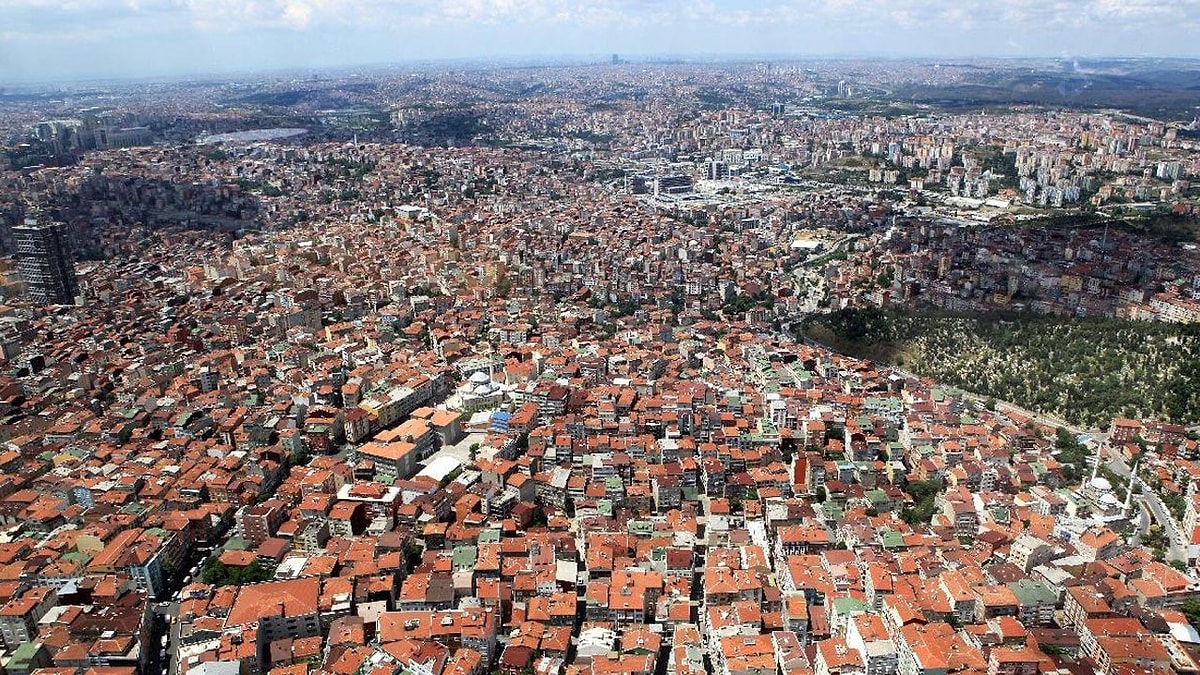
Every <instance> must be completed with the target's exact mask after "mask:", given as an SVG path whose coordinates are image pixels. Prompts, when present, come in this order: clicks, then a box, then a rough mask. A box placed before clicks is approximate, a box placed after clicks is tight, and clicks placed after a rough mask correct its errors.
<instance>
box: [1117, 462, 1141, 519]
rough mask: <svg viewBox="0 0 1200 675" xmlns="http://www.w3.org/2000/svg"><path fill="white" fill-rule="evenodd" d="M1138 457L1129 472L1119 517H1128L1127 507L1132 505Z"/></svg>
mask: <svg viewBox="0 0 1200 675" xmlns="http://www.w3.org/2000/svg"><path fill="white" fill-rule="evenodd" d="M1140 461H1142V460H1141V459H1140V458H1139V459H1138V461H1137V462H1134V463H1133V469H1132V470H1131V471H1130V472H1129V490H1128V491H1127V492H1126V493H1125V505H1124V506H1122V507H1121V517H1122V518H1128V517H1129V507H1130V506H1132V505H1133V484H1134V483H1135V482H1137V468H1138V462H1140Z"/></svg>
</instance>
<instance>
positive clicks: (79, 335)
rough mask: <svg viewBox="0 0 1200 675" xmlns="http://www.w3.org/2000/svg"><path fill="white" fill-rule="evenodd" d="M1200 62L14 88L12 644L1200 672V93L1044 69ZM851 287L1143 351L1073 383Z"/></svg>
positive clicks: (2, 378)
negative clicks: (1119, 393) (1095, 378)
mask: <svg viewBox="0 0 1200 675" xmlns="http://www.w3.org/2000/svg"><path fill="white" fill-rule="evenodd" d="M1196 68H1197V66H1196V64H1195V63H1194V62H1190V61H1188V62H1180V63H1175V64H1170V65H1169V67H1168V66H1163V65H1162V64H1157V63H1153V64H1149V65H1147V64H1143V63H1141V62H1139V61H1136V60H1130V61H1129V62H1127V63H1126V62H1120V63H1118V64H1117V65H1115V66H1114V65H1112V64H1104V63H1097V64H1088V63H1082V64H1080V63H1078V62H1075V63H1073V64H1071V65H1069V66H1064V65H1063V64H1061V63H1058V62H1056V61H1053V60H1041V61H1034V60H1030V61H1020V62H1015V61H1004V60H992V61H987V60H976V61H971V62H967V61H960V62H955V63H950V62H943V63H934V62H926V61H918V60H912V61H902V60H896V61H889V62H880V61H862V60H854V59H829V60H808V61H800V60H728V61H720V62H711V63H710V62H701V61H686V60H669V59H662V60H655V59H641V60H638V59H631V58H628V57H623V56H621V55H612V57H611V59H605V60H604V61H603V62H601V63H588V62H571V63H546V64H537V65H527V66H519V65H509V64H505V65H495V64H482V63H435V64H423V65H413V66H411V67H408V66H395V67H387V68H374V69H365V68H364V69H359V70H331V71H328V72H325V71H322V72H318V73H289V74H276V75H261V76H259V75H242V76H237V77H230V78H229V79H222V78H215V77H214V78H197V79H195V80H188V81H178V82H175V81H172V82H166V81H145V82H111V83H110V82H94V83H84V84H74V85H67V84H62V85H40V84H20V85H16V86H13V87H9V88H7V89H3V90H0V150H2V152H0V527H2V528H3V529H2V530H0V642H2V646H3V655H2V656H0V665H2V666H3V668H4V672H6V673H8V674H9V675H149V674H152V673H168V674H169V675H184V674H185V673H186V674H188V675H308V674H310V673H311V674H324V673H329V674H338V675H402V674H403V675H482V674H483V673H501V674H503V675H526V674H532V675H663V674H665V673H679V674H689V673H691V674H698V673H707V674H711V675H772V674H775V673H779V674H782V675H801V674H807V673H812V674H815V675H834V674H840V675H854V674H863V675H896V674H900V675H917V674H922V675H948V674H961V675H971V674H980V675H982V674H985V673H986V674H987V675H1032V674H1035V673H1056V674H1066V673H1072V674H1076V673H1103V674H1104V675H1133V674H1136V673H1191V672H1197V671H1200V633H1198V632H1197V627H1200V567H1198V566H1197V565H1198V560H1200V491H1198V490H1197V487H1196V486H1197V485H1200V481H1198V480H1197V479H1200V445H1198V438H1200V436H1198V435H1197V431H1198V430H1200V426H1197V425H1200V392H1198V391H1196V390H1195V387H1193V386H1192V384H1190V383H1196V382H1198V380H1197V377H1200V369H1197V368H1195V367H1194V366H1196V364H1195V361H1194V360H1193V359H1200V334H1198V333H1197V332H1196V330H1195V324H1196V322H1197V321H1198V320H1200V250H1198V249H1197V232H1200V185H1198V184H1197V183H1198V181H1200V122H1198V121H1197V119H1196V115H1195V112H1196V108H1195V106H1196V104H1197V103H1198V101H1197V99H1196V98H1195V95H1194V93H1195V92H1194V90H1192V89H1189V88H1188V87H1187V86H1185V85H1186V84H1187V82H1191V80H1187V81H1186V82H1185V83H1184V84H1181V85H1179V86H1178V87H1177V88H1172V87H1170V86H1166V85H1163V86H1162V87H1160V88H1159V89H1155V90H1154V95H1150V94H1146V95H1144V96H1142V97H1141V98H1140V101H1139V102H1136V103H1130V102H1129V101H1128V100H1127V99H1125V98H1117V99H1113V100H1111V101H1107V100H1101V99H1103V96H1104V95H1106V94H1104V92H1100V93H1097V91H1098V90H1100V89H1103V87H1102V85H1100V84H1097V85H1096V86H1095V87H1091V88H1087V90H1086V91H1085V90H1084V88H1080V89H1078V90H1074V89H1070V88H1069V87H1070V86H1073V85H1070V83H1071V82H1073V81H1074V79H1075V78H1078V77H1081V75H1080V73H1085V72H1087V73H1092V75H1094V77H1095V80H1096V82H1102V79H1103V78H1104V77H1109V78H1114V81H1116V79H1117V78H1135V77H1146V78H1149V77H1150V76H1149V75H1148V74H1147V73H1150V72H1155V73H1158V72H1160V71H1168V70H1169V71H1170V72H1171V73H1175V75H1173V76H1178V77H1183V76H1182V75H1179V73H1190V74H1191V75H1189V77H1192V76H1194V73H1195V72H1197V70H1196ZM1088 69H1093V70H1091V71H1089V70H1088ZM1154 69H1159V70H1154ZM1092 75H1089V77H1090V76H1092ZM1018 78H1023V79H1022V81H1024V80H1025V79H1029V78H1033V79H1036V80H1037V81H1038V82H1039V83H1040V84H1039V85H1038V87H1034V88H1031V89H1022V90H1020V93H1012V91H1008V90H1005V91H1001V90H1000V89H999V88H996V89H995V90H988V93H987V94H986V96H985V95H984V94H981V93H979V91H982V86H981V85H978V83H979V82H1002V81H1003V82H1011V81H1015V80H1016V79H1018ZM1161 79H1162V78H1159V80H1155V81H1156V82H1157V81H1161ZM1184 79H1186V78H1184ZM1063 82H1067V85H1063V84H1062V83H1063ZM1121 82H1124V80H1121ZM1042 85H1044V87H1043V86H1042ZM1022 86H1024V85H1022ZM1065 86H1066V88H1064V87H1065ZM1124 86H1125V85H1124V84H1121V85H1119V86H1116V88H1115V89H1114V91H1117V90H1121V88H1122V87H1124ZM1089 87H1090V85H1089ZM964 91H971V92H975V93H972V94H971V96H975V97H978V98H963V97H964V94H963V92H964ZM1014 91H1015V90H1014ZM1043 91H1045V92H1050V94H1047V96H1049V98H1041V97H1042V96H1043V94H1042V93H1039V92H1043ZM1064 91H1065V92H1067V93H1069V94H1070V96H1067V94H1064V93H1063V92H1064ZM1031 92H1032V93H1031ZM1056 92H1057V93H1056ZM1164 92H1166V93H1164ZM1172 92H1173V93H1172ZM1168 94H1171V95H1168ZM1114 95H1115V94H1114ZM1092 96H1095V97H1100V98H1099V99H1097V100H1092V99H1090V98H1088V97H1092ZM1064 99H1069V100H1064ZM863 312H888V313H890V314H887V316H900V317H910V318H909V319H905V320H906V321H918V319H914V318H911V317H926V316H935V317H940V318H945V317H951V318H952V319H954V320H956V321H958V320H962V317H977V316H988V317H999V319H998V320H999V321H1000V322H1002V323H1005V324H1007V323H1011V322H1016V323H1020V322H1022V321H1026V320H1029V318H1030V317H1036V318H1037V320H1038V321H1046V322H1053V323H1048V324H1046V325H1052V326H1076V325H1080V324H1076V323H1072V322H1079V321H1085V320H1086V321H1095V322H1097V323H1095V324H1087V325H1095V326H1099V327H1101V328H1097V329H1096V330H1104V331H1110V332H1111V333H1112V334H1115V335H1125V333H1122V332H1121V331H1134V330H1144V328H1142V327H1144V326H1150V327H1151V328H1152V329H1153V330H1154V331H1158V332H1155V333H1154V335H1156V336H1160V338H1161V345H1164V346H1161V347H1158V346H1155V347H1154V348H1155V349H1161V350H1166V349H1168V348H1169V349H1172V350H1174V351H1170V352H1165V351H1164V352H1163V353H1165V354H1167V356H1165V357H1164V356H1162V354H1158V353H1156V354H1157V355H1156V356H1155V357H1154V359H1152V358H1151V357H1149V356H1145V354H1144V353H1140V352H1135V351H1134V350H1137V349H1138V348H1139V347H1143V348H1145V345H1142V344H1141V340H1140V339H1136V338H1130V339H1125V338H1121V339H1120V340H1119V341H1120V342H1123V343H1127V344H1125V345H1123V348H1127V349H1129V350H1130V351H1129V352H1128V353H1125V352H1121V353H1117V352H1113V353H1109V352H1103V353H1101V350H1100V348H1099V347H1094V348H1091V350H1090V351H1088V349H1086V348H1085V349H1083V352H1082V353H1077V352H1076V351H1072V350H1069V349H1065V348H1064V349H1062V350H1061V351H1060V353H1059V354H1058V355H1057V356H1055V355H1054V354H1050V355H1048V358H1054V359H1056V360H1058V361H1065V362H1066V366H1065V368H1068V369H1069V368H1070V366H1071V365H1072V363H1073V362H1074V361H1075V360H1078V361H1080V362H1081V363H1082V362H1084V361H1087V360H1088V359H1091V360H1095V361H1097V362H1098V363H1099V362H1103V363H1104V366H1103V367H1104V368H1105V369H1106V372H1109V371H1111V372H1112V374H1113V379H1112V380H1104V382H1103V383H1102V384H1101V383H1098V382H1092V381H1090V380H1088V379H1086V378H1084V377H1082V376H1080V375H1078V374H1077V373H1076V374H1068V375H1064V376H1063V377H1061V378H1055V379H1058V380H1061V381H1060V382H1057V385H1058V386H1065V387H1066V389H1064V390H1063V392H1064V393H1061V398H1062V401H1061V402H1060V404H1059V405H1057V407H1055V406H1048V405H1045V404H1044V400H1043V399H1038V398H1036V397H1034V394H1033V393H1028V398H1025V399H1021V398H1014V399H1013V400H1003V398H1002V397H997V396H996V395H995V391H997V390H998V389H996V388H997V387H999V386H1000V385H1001V384H1003V383H1004V382H1008V383H1009V384H1010V385H1011V384H1012V383H1013V382H1016V383H1020V382H1022V381H1026V380H1031V379H1032V377H1033V376H1032V375H1026V374H1023V371H1022V368H1028V363H1027V362H1025V363H1023V362H1021V359H1008V360H1007V361H1004V362H1003V364H1004V365H1003V368H1001V366H999V365H996V364H997V363H999V361H987V362H985V363H983V364H982V365H980V364H979V363H975V362H970V361H969V360H968V359H967V357H958V356H955V358H954V360H951V361H950V362H948V363H947V362H945V360H943V362H939V364H938V367H939V368H941V369H942V370H939V371H938V374H939V377H932V376H930V373H929V372H926V371H924V370H922V369H923V368H925V367H927V366H928V363H929V360H928V359H929V357H928V354H929V353H931V352H933V353H936V352H938V349H937V348H936V347H935V346H931V345H933V344H934V343H933V342H929V341H927V342H920V343H919V344H922V345H924V356H925V360H917V359H914V358H913V356H912V353H913V352H911V351H910V352H904V356H907V357H908V362H906V361H905V359H904V358H900V357H896V358H888V357H887V356H886V355H881V356H872V357H867V358H864V357H863V355H862V354H858V355H857V356H855V355H852V354H853V352H851V351H847V350H841V351H838V350H837V349H835V348H834V345H832V343H833V342H834V341H836V340H837V339H838V338H839V337H844V333H845V331H842V333H838V331H836V330H827V331H825V332H820V331H815V330H813V326H814V325H815V324H820V322H822V321H824V322H826V324H827V325H829V326H833V327H834V328H838V327H839V326H841V327H844V325H845V324H847V323H849V322H851V320H852V319H853V317H861V316H864V314H862V313H863ZM870 316H874V315H870ZM830 317H833V318H830ZM846 317H851V318H850V319H847V318H846ZM972 320H973V319H972ZM837 321H841V322H842V323H837ZM906 325H907V324H906ZM1039 325H1041V324H1039ZM1131 327H1132V328H1131ZM868 328H869V327H868ZM1063 330H1066V329H1063ZM968 332H970V331H968ZM1133 334H1134V333H1130V335H1133ZM854 337H857V338H858V339H859V342H860V343H861V342H862V339H863V338H864V337H865V338H867V339H868V340H869V339H870V337H871V335H870V331H869V330H868V329H862V328H861V327H860V328H859V329H858V330H857V334H856V335H855V336H854ZM922 339H931V338H927V337H923V338H922ZM954 339H955V340H957V339H958V338H954ZM964 339H965V338H964ZM917 343H918V342H917V341H915V340H914V344H917ZM1096 344H1099V342H1097V343H1096ZM1147 344H1150V343H1149V342H1147ZM1154 344H1155V345H1158V344H1159V343H1154ZM992 347H995V353H996V354H997V356H996V358H997V359H999V358H1003V355H1004V354H1005V353H1011V352H1009V351H1006V350H1009V349H1011V348H1012V347H1011V345H1000V346H995V345H989V347H988V348H989V349H991V348H992ZM1116 348H1117V347H1113V349H1116ZM1105 349H1108V347H1105ZM978 351H982V348H980V350H978ZM1138 354H1141V356H1138ZM1155 359H1157V360H1155ZM1164 364H1165V365H1164ZM1098 367H1099V366H1098ZM1004 368H1007V369H1009V370H1005V369H1004ZM952 371H953V373H952ZM954 373H957V375H958V376H957V377H954V376H953V375H954ZM964 374H965V375H964ZM943 375H944V377H945V379H943ZM1071 378H1074V379H1071ZM1052 384H1053V383H1051V384H1046V385H1045V386H1047V387H1048V386H1052ZM1156 384H1157V385H1158V386H1161V387H1163V388H1169V389H1170V391H1169V392H1168V394H1169V396H1167V397H1166V398H1165V399H1164V400H1163V402H1161V403H1159V402H1157V399H1150V398H1146V397H1141V398H1138V397H1135V398H1134V400H1128V401H1127V400H1125V399H1121V400H1119V401H1117V402H1116V403H1115V404H1113V405H1114V406H1115V407H1112V406H1110V407H1107V408H1099V407H1096V408H1087V409H1086V410H1080V409H1079V408H1078V407H1071V406H1069V405H1068V403H1069V401H1068V400H1067V399H1074V401H1075V402H1076V403H1078V402H1080V401H1083V402H1084V403H1083V404H1082V405H1085V406H1086V405H1091V403H1090V401H1091V397H1092V396H1093V394H1094V392H1095V391H1096V390H1097V389H1100V388H1115V389H1119V388H1134V387H1154V386H1156ZM1168 385H1169V387H1168ZM1010 390H1013V391H1016V389H1012V388H1011V387H1010V389H1003V390H1001V391H1010ZM998 398H1001V400H997V399H998ZM1142 398H1145V401H1142V400H1141V399H1142Z"/></svg>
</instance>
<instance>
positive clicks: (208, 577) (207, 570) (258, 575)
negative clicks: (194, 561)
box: [200, 557, 271, 586]
mask: <svg viewBox="0 0 1200 675" xmlns="http://www.w3.org/2000/svg"><path fill="white" fill-rule="evenodd" d="M270 578H271V572H270V571H269V570H267V569H265V568H263V566H262V565H261V564H259V562H258V561H257V560H255V561H254V562H252V563H250V564H249V565H246V566H245V567H230V566H229V565H226V564H225V563H223V562H221V561H220V560H219V559H217V558H216V557H213V558H209V560H208V562H206V563H204V569H203V570H201V572H200V579H201V580H202V581H203V582H204V583H206V584H211V585H213V586H244V585H245V584H254V583H258V582H260V581H267V580H269V579H270Z"/></svg>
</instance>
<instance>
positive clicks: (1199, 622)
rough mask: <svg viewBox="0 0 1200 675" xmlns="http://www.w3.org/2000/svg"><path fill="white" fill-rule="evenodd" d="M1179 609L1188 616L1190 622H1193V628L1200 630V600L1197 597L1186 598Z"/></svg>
mask: <svg viewBox="0 0 1200 675" xmlns="http://www.w3.org/2000/svg"><path fill="white" fill-rule="evenodd" d="M1179 611H1180V612H1182V613H1183V615H1184V616H1186V617H1187V620H1188V623H1190V624H1192V627H1193V628H1196V629H1197V630H1200V600H1197V599H1195V598H1191V599H1189V600H1184V601H1183V605H1181V606H1180V607H1179Z"/></svg>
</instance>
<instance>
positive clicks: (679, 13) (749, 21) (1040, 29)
mask: <svg viewBox="0 0 1200 675" xmlns="http://www.w3.org/2000/svg"><path fill="white" fill-rule="evenodd" d="M1198 23H1200V0H1169V1H1165V2H1164V1H1163V0H955V2H946V0H0V43H2V44H3V45H4V47H3V50H7V51H9V52H15V56H16V57H18V58H19V60H20V61H21V62H22V63H26V64H35V65H30V66H29V68H38V67H49V66H38V65H36V64H39V63H42V62H45V63H49V62H50V61H52V60H54V59H57V60H58V61H60V62H61V63H62V64H69V63H70V62H72V61H74V62H76V63H84V64H87V65H88V66H89V67H91V66H96V65H101V62H100V60H99V59H100V56H99V55H100V54H102V53H104V49H107V50H108V52H111V53H114V54H120V55H121V58H122V59H124V60H125V61H126V62H128V61H135V62H138V61H140V62H145V63H150V64H152V63H154V62H155V61H156V60H158V59H160V58H161V57H162V56H163V51H164V50H166V51H168V52H178V53H172V54H170V55H169V56H171V58H173V59H175V60H178V61H181V62H184V61H187V59H188V58H189V57H192V56H194V57H195V58H196V59H208V61H209V62H213V63H216V62H218V60H219V59H225V60H226V61H230V60H232V59H235V58H236V59H238V61H237V62H238V63H239V64H240V63H242V62H248V63H253V62H256V61H255V60H256V59H260V57H263V55H264V54H265V55H266V57H269V59H268V60H269V61H270V62H271V63H277V62H282V61H283V60H285V59H294V58H298V57H297V56H296V55H300V56H302V57H303V58H304V59H307V60H306V61H305V63H309V62H311V63H317V62H321V63H327V62H333V61H340V62H346V63H350V62H360V61H355V59H359V60H361V59H368V58H369V59H372V60H377V59H389V58H390V59H397V60H399V59H402V58H412V57H416V58H425V57H439V56H490V55H494V54H504V53H510V54H511V53H517V54H531V53H572V52H573V53H579V52H580V51H581V50H593V51H611V50H616V51H621V52H628V53H634V52H641V53H660V52H663V51H695V52H704V51H709V50H711V49H719V50H722V51H726V52H731V53H732V52H741V53H767V52H770V53H795V52H803V51H811V52H816V53H854V52H859V53H861V52H871V53H881V52H886V53H896V54H897V55H903V54H906V53H908V54H922V55H928V54H931V53H936V52H941V51H948V52H950V53H953V54H967V55H972V54H974V55H988V54H1011V53H1013V49H1014V48H1015V47H1014V45H1019V48H1020V51H1021V52H1022V53H1026V54H1031V55H1033V54H1044V55H1054V54H1058V53H1060V52H1061V51H1063V50H1067V51H1071V52H1073V53H1078V54H1096V53H1101V52H1108V53H1116V54H1130V53H1135V54H1140V53H1152V54H1161V55H1174V56H1181V55H1191V54H1194V53H1195V47H1194V44H1195V39H1194V35H1195V34H1196V32H1197V31H1200V25H1198ZM189 45H190V46H189ZM313 45H321V47H320V49H324V50H327V51H324V52H322V51H319V50H318V48H317V47H314V46H313ZM101 48H104V49H101ZM189 49H190V50H192V51H191V52H188V51H187V50H189ZM155 50H157V51H155ZM220 50H224V51H226V52H229V51H231V50H232V52H235V53H233V54H226V55H222V54H216V52H218V51H220ZM50 51H54V58H53V59H51V58H46V56H45V55H46V54H47V52H50ZM63 67H64V68H69V67H70V66H69V65H64V66H63ZM76 67H78V66H76ZM113 67H116V66H113ZM5 74H6V73H2V72H0V78H3V77H4V76H5Z"/></svg>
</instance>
